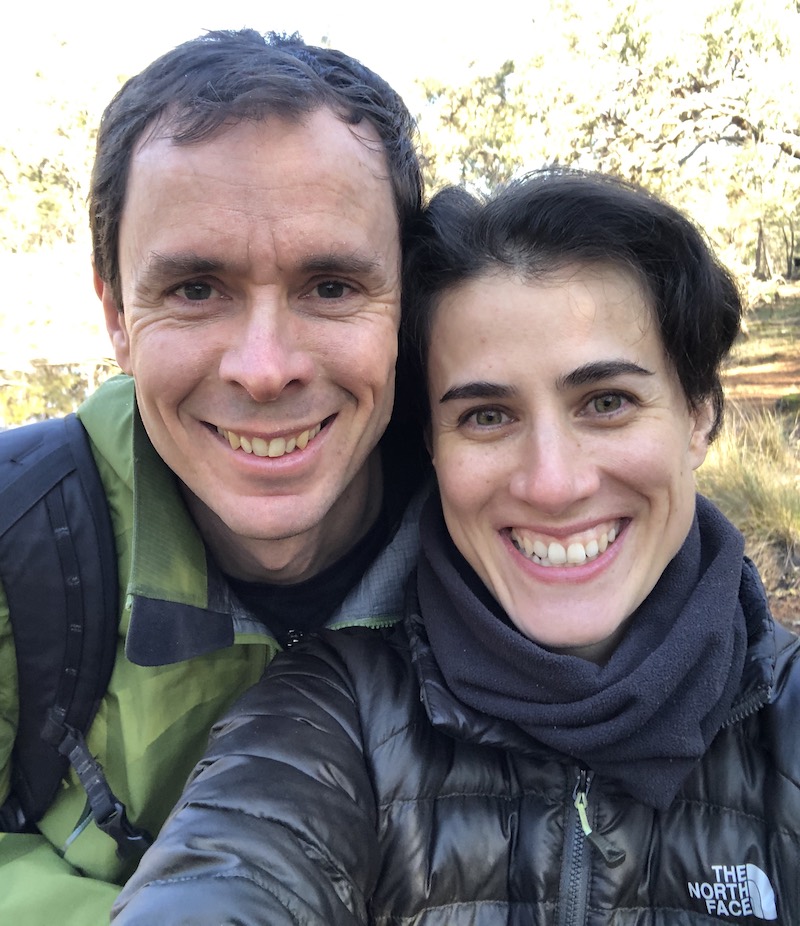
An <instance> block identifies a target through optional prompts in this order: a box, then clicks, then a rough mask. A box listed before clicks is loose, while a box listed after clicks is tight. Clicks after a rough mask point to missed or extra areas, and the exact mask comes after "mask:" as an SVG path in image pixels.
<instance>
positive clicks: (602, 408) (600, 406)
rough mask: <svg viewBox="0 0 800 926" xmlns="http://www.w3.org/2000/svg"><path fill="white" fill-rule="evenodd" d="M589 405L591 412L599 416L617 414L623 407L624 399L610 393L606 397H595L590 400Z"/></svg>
mask: <svg viewBox="0 0 800 926" xmlns="http://www.w3.org/2000/svg"><path fill="white" fill-rule="evenodd" d="M590 404H591V407H592V411H595V412H597V413H598V414H599V415H608V414H611V413H612V412H618V411H619V410H620V409H621V408H622V407H623V406H624V404H625V398H624V396H621V395H619V394H617V393H615V392H611V393H609V394H608V395H599V396H596V397H595V398H594V399H592V401H591V403H590Z"/></svg>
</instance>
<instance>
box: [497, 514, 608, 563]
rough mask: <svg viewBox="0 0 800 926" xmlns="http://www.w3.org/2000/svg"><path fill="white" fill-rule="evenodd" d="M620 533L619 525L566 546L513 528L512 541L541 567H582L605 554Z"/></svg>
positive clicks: (521, 551)
mask: <svg viewBox="0 0 800 926" xmlns="http://www.w3.org/2000/svg"><path fill="white" fill-rule="evenodd" d="M618 533H619V524H616V525H614V526H612V527H610V528H608V529H607V530H602V531H600V532H599V533H598V534H597V535H596V536H594V537H590V538H589V539H588V540H585V541H580V540H573V541H572V542H571V543H568V544H566V545H565V544H562V543H559V542H558V541H557V540H550V541H545V540H541V539H539V538H533V537H530V536H528V535H527V534H525V533H523V532H522V531H518V530H517V529H516V528H512V529H511V541H512V543H513V544H514V546H515V547H516V548H517V549H518V550H519V551H520V553H522V554H523V555H524V556H526V557H527V558H528V559H529V560H531V561H532V562H534V563H538V564H539V565H540V566H580V565H582V564H583V563H585V562H586V561H587V560H591V559H595V558H596V557H598V556H599V555H600V554H601V553H605V551H606V550H607V549H608V547H609V546H610V545H611V544H612V543H613V542H614V541H615V540H616V539H617V535H618Z"/></svg>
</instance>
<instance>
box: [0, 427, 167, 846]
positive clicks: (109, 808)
mask: <svg viewBox="0 0 800 926" xmlns="http://www.w3.org/2000/svg"><path fill="white" fill-rule="evenodd" d="M0 581H2V585H3V589H4V591H5V594H6V598H7V600H8V607H9V612H10V615H11V626H12V630H13V634H14V645H15V649H16V654H17V672H18V690H19V725H18V729H17V737H16V741H15V744H14V750H13V753H12V781H11V792H10V794H9V797H8V799H7V800H6V802H5V804H3V805H2V807H0V832H16V833H20V832H35V825H36V823H37V821H38V820H39V819H40V818H41V817H42V815H43V814H44V813H45V811H46V810H47V808H48V807H49V806H50V804H51V803H52V802H53V799H54V798H55V796H56V793H57V792H58V789H59V787H60V785H61V780H62V778H63V777H64V776H65V774H66V773H67V770H68V768H69V765H70V764H71V765H72V766H73V767H74V769H75V771H76V773H77V775H78V777H79V779H80V781H81V783H82V784H83V787H84V788H85V790H86V793H87V795H88V800H89V806H90V809H91V813H92V816H93V817H94V819H95V822H96V823H97V825H98V826H99V827H100V829H102V830H103V831H104V832H106V833H108V835H109V836H111V837H112V838H113V839H114V840H115V841H116V843H117V854H118V855H119V856H120V858H123V859H131V858H137V857H139V856H140V855H141V854H142V853H143V852H144V850H145V849H146V848H147V847H148V845H149V844H150V842H151V839H150V836H149V835H148V834H147V833H146V832H145V831H143V830H140V829H138V828H136V827H134V826H132V825H131V824H130V822H129V821H128V819H127V815H126V813H125V807H124V805H123V804H122V803H121V802H120V801H119V800H118V799H117V798H116V797H115V795H114V794H113V792H112V791H111V788H110V787H109V785H108V782H107V781H106V779H105V776H104V775H103V772H102V769H101V768H100V765H99V764H98V762H97V761H96V760H95V759H94V757H93V756H92V755H91V753H90V752H89V750H88V748H87V746H86V742H85V739H84V734H85V733H86V731H87V730H88V729H89V725H90V724H91V722H92V720H93V718H94V715H95V713H96V712H97V708H98V705H99V704H100V700H101V698H102V697H103V695H104V694H105V692H106V689H107V688H108V682H109V679H110V677H111V671H112V669H113V667H114V655H115V652H116V643H117V631H118V623H119V597H118V596H119V592H118V579H117V559H116V552H115V544H114V534H113V531H112V528H111V519H110V516H109V512H108V503H107V500H106V494H105V490H104V488H103V485H102V483H101V481H100V476H99V473H98V472H97V467H96V465H95V462H94V458H93V456H92V452H91V449H90V446H89V441H88V437H87V435H86V431H85V430H84V428H83V425H82V424H81V423H80V421H79V420H78V418H77V417H76V416H75V415H68V416H67V417H66V418H54V419H51V420H49V421H42V422H38V423H37V424H32V425H27V426H25V427H22V428H15V429H12V430H9V431H4V432H2V433H0Z"/></svg>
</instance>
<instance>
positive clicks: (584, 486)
mask: <svg viewBox="0 0 800 926" xmlns="http://www.w3.org/2000/svg"><path fill="white" fill-rule="evenodd" d="M592 457H593V455H592V454H591V453H589V452H588V448H587V447H586V446H585V444H584V442H583V441H581V439H580V437H579V435H577V434H576V433H575V432H574V430H573V429H571V428H570V427H569V424H568V423H566V422H561V421H557V422H546V423H541V424H533V425H532V427H531V429H530V432H529V433H528V435H527V436H526V438H525V440H523V441H522V442H521V444H520V446H519V447H518V450H517V459H516V461H515V465H514V468H513V472H512V475H511V483H510V491H511V494H512V496H514V497H515V498H518V499H519V500H520V501H524V502H526V503H527V504H529V505H531V507H533V508H534V509H535V510H537V511H541V512H543V513H545V514H550V515H559V514H562V513H564V512H566V511H568V510H569V508H570V507H571V506H572V505H574V504H575V503H576V502H580V501H583V500H585V499H587V498H589V497H591V496H592V495H593V494H594V493H595V492H596V491H597V490H598V488H599V485H600V470H599V468H598V465H597V461H596V460H595V459H593V458H592Z"/></svg>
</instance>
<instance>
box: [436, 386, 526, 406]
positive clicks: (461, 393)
mask: <svg viewBox="0 0 800 926" xmlns="http://www.w3.org/2000/svg"><path fill="white" fill-rule="evenodd" d="M516 394H517V390H516V389H515V388H514V387H513V386H503V385H501V384H500V383H485V382H477V383H464V385H463V386H453V387H452V388H451V389H448V390H447V392H445V394H444V395H443V396H442V397H441V399H439V404H442V403H443V402H453V401H455V400H459V399H508V398H511V397H512V396H515V395H516Z"/></svg>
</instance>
